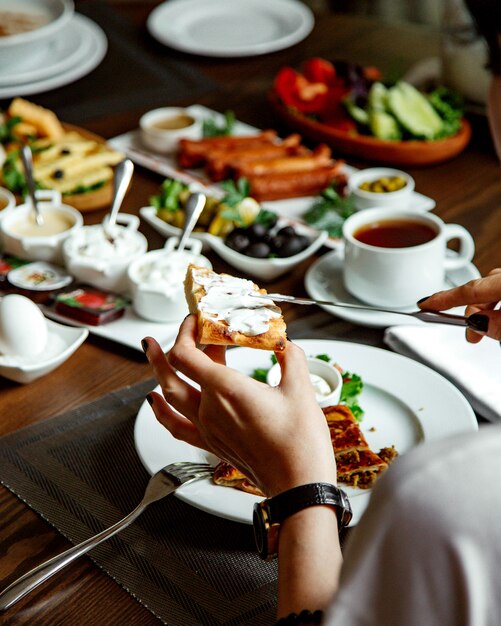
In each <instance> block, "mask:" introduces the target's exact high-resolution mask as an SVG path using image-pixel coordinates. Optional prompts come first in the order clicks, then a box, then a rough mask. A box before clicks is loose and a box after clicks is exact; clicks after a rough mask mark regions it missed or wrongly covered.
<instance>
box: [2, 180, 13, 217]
mask: <svg viewBox="0 0 501 626" xmlns="http://www.w3.org/2000/svg"><path fill="white" fill-rule="evenodd" d="M2 206H3V208H1V207H2ZM15 206H16V198H15V196H14V194H13V193H12V192H10V191H9V190H8V189H5V188H4V187H0V214H4V211H9V210H10V209H13V208H14V207H15ZM4 215H5V214H4Z"/></svg>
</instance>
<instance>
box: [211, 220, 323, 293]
mask: <svg viewBox="0 0 501 626" xmlns="http://www.w3.org/2000/svg"><path fill="white" fill-rule="evenodd" d="M279 225H280V226H285V225H286V223H282V222H279ZM294 228H295V230H296V231H297V232H298V233H299V234H306V233H308V234H310V233H311V231H310V230H308V229H304V230H303V229H302V227H301V225H300V224H295V225H294ZM327 237H328V234H327V232H326V231H321V232H319V233H318V234H317V235H316V236H315V237H313V238H312V240H311V243H310V245H309V246H308V247H307V248H305V249H304V250H302V251H301V252H299V253H298V254H294V255H292V256H288V257H281V258H278V257H274V258H271V259H257V258H255V257H251V256H247V255H245V254H242V253H241V252H237V251H236V250H233V249H232V248H230V247H229V246H227V245H226V244H225V243H224V241H223V240H222V239H221V238H220V237H215V236H214V235H208V242H209V245H210V247H211V248H212V249H213V250H214V251H215V252H217V254H218V255H219V256H220V257H221V258H222V259H223V260H224V261H226V262H227V263H229V264H230V265H232V266H233V267H235V268H236V269H237V270H240V271H241V272H244V273H245V274H248V275H249V276H252V277H254V278H257V279H259V280H262V281H270V280H274V279H275V278H278V277H279V276H281V275H282V274H285V273H286V272H290V271H291V270H292V269H294V268H295V267H296V266H297V265H299V264H300V263H302V262H303V261H305V260H306V259H307V258H309V257H310V256H311V255H312V254H314V253H315V252H316V251H317V250H319V249H320V248H321V247H322V245H323V243H324V242H325V240H326V239H327Z"/></svg>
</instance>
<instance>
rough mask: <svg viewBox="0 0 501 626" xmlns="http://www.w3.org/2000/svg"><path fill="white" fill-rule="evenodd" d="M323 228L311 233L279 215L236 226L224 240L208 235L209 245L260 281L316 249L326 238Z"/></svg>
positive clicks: (271, 278)
mask: <svg viewBox="0 0 501 626" xmlns="http://www.w3.org/2000/svg"><path fill="white" fill-rule="evenodd" d="M327 237H328V234H327V232H325V231H321V232H315V233H314V234H313V235H312V234H311V229H309V228H307V227H303V226H302V225H301V224H294V225H292V224H291V223H290V222H289V221H287V220H282V219H278V220H276V221H275V222H268V223H266V224H263V223H260V222H254V223H253V224H251V225H250V226H248V227H246V228H235V229H233V230H232V231H231V232H230V233H229V234H228V235H227V237H226V238H225V239H224V240H223V239H221V238H220V237H214V236H212V235H209V236H208V238H209V245H210V246H211V248H212V249H213V250H214V251H215V252H217V254H218V255H219V256H220V257H221V258H222V259H223V260H224V261H226V262H227V263H229V264H230V265H232V266H233V267H235V268H236V269H238V270H240V271H241V272H243V273H245V274H248V275H249V276H252V277H254V278H258V279H260V280H261V281H270V280H274V279H275V278H278V276H281V275H282V274H285V273H286V272H289V271H290V270H292V269H293V268H295V267H296V266H297V265H299V263H302V262H303V261H305V260H306V259H307V258H309V257H310V256H311V255H312V254H314V253H315V252H317V250H319V249H320V248H321V246H322V245H323V243H324V242H325V240H326V239H327Z"/></svg>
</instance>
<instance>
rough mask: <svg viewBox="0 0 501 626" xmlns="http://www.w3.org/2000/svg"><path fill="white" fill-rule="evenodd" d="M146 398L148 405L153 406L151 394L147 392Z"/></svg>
mask: <svg viewBox="0 0 501 626" xmlns="http://www.w3.org/2000/svg"><path fill="white" fill-rule="evenodd" d="M146 400H148V402H149V403H150V405H151V406H153V396H152V395H150V394H148V395H147V396H146Z"/></svg>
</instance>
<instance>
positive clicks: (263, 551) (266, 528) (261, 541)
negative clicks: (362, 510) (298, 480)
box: [253, 483, 353, 560]
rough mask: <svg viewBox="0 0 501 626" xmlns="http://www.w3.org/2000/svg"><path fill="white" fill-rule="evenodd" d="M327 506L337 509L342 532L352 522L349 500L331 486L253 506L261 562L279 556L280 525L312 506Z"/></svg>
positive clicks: (297, 490)
mask: <svg viewBox="0 0 501 626" xmlns="http://www.w3.org/2000/svg"><path fill="white" fill-rule="evenodd" d="M319 504H326V505H329V506H333V507H334V508H335V509H336V515H337V521H338V526H339V531H340V532H341V529H342V528H344V527H345V526H348V524H349V523H350V521H351V518H352V515H353V513H352V511H351V506H350V501H349V500H348V496H347V495H346V493H345V492H344V491H343V490H342V489H339V488H338V487H336V486H335V485H331V484H330V483H310V484H308V485H300V486H299V487H294V488H293V489H289V490H288V491H284V492H283V493H280V494H278V495H277V496H274V497H273V498H267V499H266V500H263V501H262V502H257V503H256V504H255V505H254V515H253V524H254V538H255V540H256V546H257V550H258V552H259V556H260V557H261V558H262V559H265V560H270V559H274V558H275V557H276V556H277V554H278V533H279V531H280V524H281V523H282V522H283V521H284V520H285V519H287V518H288V517H290V516H291V515H294V513H298V512H299V511H302V510H303V509H306V508H307V507H309V506H316V505H319Z"/></svg>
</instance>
